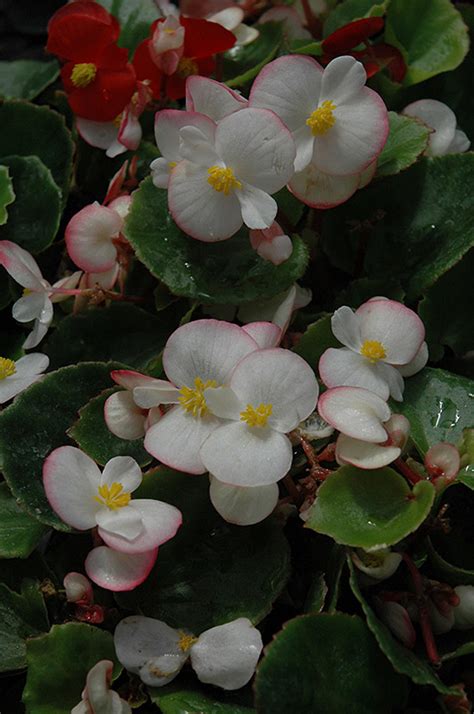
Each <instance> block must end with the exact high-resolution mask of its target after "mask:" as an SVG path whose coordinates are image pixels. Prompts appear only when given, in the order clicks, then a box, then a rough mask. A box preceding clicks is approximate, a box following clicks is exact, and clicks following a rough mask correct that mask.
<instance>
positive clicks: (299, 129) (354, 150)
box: [249, 55, 389, 188]
mask: <svg viewBox="0 0 474 714" xmlns="http://www.w3.org/2000/svg"><path fill="white" fill-rule="evenodd" d="M366 79H367V75H366V73H365V69H364V67H363V66H362V64H361V63H360V62H357V60H355V59H354V58H353V57H337V58H336V59H334V60H332V61H331V62H330V63H329V64H328V65H327V67H326V68H324V69H323V67H321V65H320V64H319V63H318V62H316V60H313V59H312V58H311V57H306V56H302V55H286V56H284V57H279V58H278V59H276V60H273V62H270V63H269V64H267V65H266V67H264V69H262V71H261V72H260V74H259V75H258V77H257V78H256V79H255V82H254V84H253V87H252V91H251V93H250V98H249V105H250V106H251V107H262V108H266V109H271V110H272V111H274V112H275V114H277V115H278V116H279V117H280V119H281V120H282V121H283V122H284V124H286V126H287V127H288V129H289V130H290V131H291V133H292V135H293V138H294V140H295V143H296V152H297V153H296V160H295V171H297V172H300V171H303V169H305V168H306V167H307V166H308V165H309V164H312V165H313V166H314V167H315V169H317V170H318V171H320V172H322V173H323V174H329V175H336V176H349V175H353V174H360V173H361V172H362V171H364V169H366V168H367V167H368V166H369V164H371V163H372V162H373V161H374V160H375V159H376V158H377V156H378V155H379V154H380V152H381V151H382V149H383V146H384V144H385V142H386V140H387V136H388V131H389V125H388V112H387V109H386V107H385V104H384V103H383V101H382V99H381V98H380V97H379V95H378V94H376V92H374V91H372V90H371V89H368V88H367V87H366V86H365V82H366ZM290 188H291V183H290Z"/></svg>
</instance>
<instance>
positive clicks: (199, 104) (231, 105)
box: [180, 76, 248, 122]
mask: <svg viewBox="0 0 474 714" xmlns="http://www.w3.org/2000/svg"><path fill="white" fill-rule="evenodd" d="M247 104H248V102H247V100H246V99H245V98H244V97H242V96H241V95H240V94H238V93H237V92H234V91H233V90H232V89H230V88H229V87H226V85H225V84H221V82H216V81H215V80H214V79H208V78H207V77H199V76H194V77H193V76H191V77H188V79H187V80H186V109H187V111H188V112H200V113H201V114H205V115H206V116H208V117H209V118H210V119H212V120H213V121H215V122H217V121H220V120H221V119H223V118H224V117H225V116H227V115H228V114H233V113H234V112H237V111H239V110H240V109H244V108H245V107H246V106H247ZM180 113H182V112H180Z"/></svg>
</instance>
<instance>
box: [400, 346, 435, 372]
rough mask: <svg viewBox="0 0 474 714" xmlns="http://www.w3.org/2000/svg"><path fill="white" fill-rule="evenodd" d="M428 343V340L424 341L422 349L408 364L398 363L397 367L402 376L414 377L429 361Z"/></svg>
mask: <svg viewBox="0 0 474 714" xmlns="http://www.w3.org/2000/svg"><path fill="white" fill-rule="evenodd" d="M428 357H429V354H428V345H427V344H426V342H422V344H421V347H420V349H419V350H418V352H417V353H416V355H415V356H414V357H413V359H412V360H411V362H408V363H407V364H401V365H397V369H398V371H399V372H400V374H401V375H402V377H412V376H413V375H414V374H416V373H417V372H419V371H420V370H422V369H423V367H424V366H425V365H426V363H427V362H428Z"/></svg>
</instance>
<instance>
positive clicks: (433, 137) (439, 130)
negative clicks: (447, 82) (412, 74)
mask: <svg viewBox="0 0 474 714" xmlns="http://www.w3.org/2000/svg"><path fill="white" fill-rule="evenodd" d="M402 114H406V115H407V116H409V117H414V118H415V119H421V121H422V122H424V123H425V124H426V125H427V126H429V127H430V128H431V129H433V131H432V133H431V134H430V137H429V140H428V148H427V149H426V151H425V154H426V155H427V156H444V155H445V154H461V153H463V152H464V151H467V150H468V149H469V147H470V146H471V142H470V141H469V139H468V138H467V136H466V134H465V133H464V132H463V131H461V130H460V129H457V128H456V126H457V122H456V115H455V114H454V112H453V111H452V110H451V109H450V108H449V107H448V106H447V104H443V102H439V101H437V100H436V99H419V100H418V101H416V102H412V104H408V106H406V107H405V109H404V110H403V112H402Z"/></svg>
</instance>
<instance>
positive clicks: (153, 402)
mask: <svg viewBox="0 0 474 714" xmlns="http://www.w3.org/2000/svg"><path fill="white" fill-rule="evenodd" d="M178 397H179V390H178V389H176V387H173V385H172V384H171V383H170V382H167V381H166V380H164V379H154V380H151V381H150V382H149V383H147V384H143V385H139V386H137V387H135V388H134V389H133V399H134V400H135V404H138V406H139V407H141V408H142V409H151V408H153V407H158V406H159V405H160V404H176V403H177V402H178Z"/></svg>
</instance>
